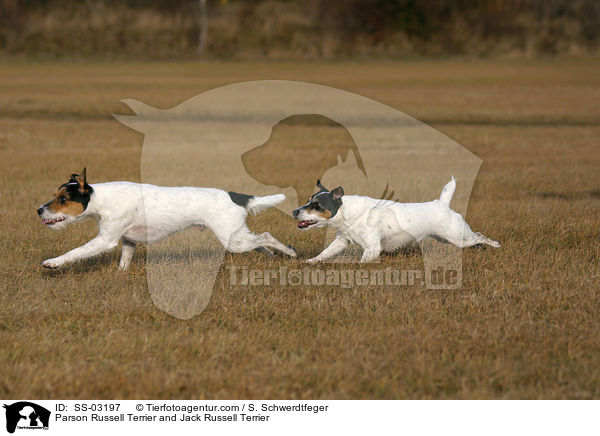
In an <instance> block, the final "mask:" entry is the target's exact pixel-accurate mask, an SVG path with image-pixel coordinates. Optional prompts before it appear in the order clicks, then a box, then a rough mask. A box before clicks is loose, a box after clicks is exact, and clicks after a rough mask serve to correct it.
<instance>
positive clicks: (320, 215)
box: [293, 177, 500, 262]
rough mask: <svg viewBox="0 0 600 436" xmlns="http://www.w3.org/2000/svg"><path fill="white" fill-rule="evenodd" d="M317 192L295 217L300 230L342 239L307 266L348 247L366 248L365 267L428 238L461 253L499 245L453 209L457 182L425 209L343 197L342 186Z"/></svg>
mask: <svg viewBox="0 0 600 436" xmlns="http://www.w3.org/2000/svg"><path fill="white" fill-rule="evenodd" d="M317 187H318V188H319V192H317V193H316V194H314V195H313V196H312V197H311V198H310V200H309V201H308V203H306V204H305V205H304V206H302V207H299V208H298V209H295V210H294V211H293V216H294V218H295V219H296V220H298V228H299V229H303V230H304V229H311V228H319V227H326V226H328V225H329V226H333V227H334V228H336V229H337V231H338V233H337V236H336V237H335V239H334V240H333V242H332V243H331V244H330V245H329V246H328V247H327V248H325V249H324V250H323V251H322V252H321V253H320V254H319V255H318V256H316V257H313V258H312V259H309V260H307V262H319V261H323V260H327V259H330V258H332V257H333V256H335V255H337V254H339V253H340V252H341V251H342V250H343V249H344V248H346V247H347V246H348V244H349V243H355V244H358V245H360V246H361V247H362V248H363V254H362V258H361V262H369V261H371V260H374V259H376V258H377V257H379V254H380V253H381V252H382V251H385V252H393V251H395V250H397V249H399V248H401V247H405V246H408V245H412V244H414V243H417V242H420V241H422V240H423V239H425V238H427V237H428V236H431V237H434V238H436V239H437V240H439V241H442V242H449V243H451V244H454V245H456V246H458V247H461V248H462V247H470V246H472V245H478V244H487V245H491V246H492V247H500V243H499V242H497V241H494V240H492V239H489V238H487V237H485V236H483V235H482V234H481V233H475V232H473V231H472V230H471V228H470V227H469V225H468V224H467V223H466V222H465V220H464V219H463V217H462V216H461V215H460V214H458V213H456V212H455V211H453V210H452V209H450V200H452V196H453V195H454V190H455V189H456V182H455V181H454V177H453V178H452V180H451V181H450V182H448V183H447V184H446V186H445V187H444V189H443V190H442V193H441V195H440V198H439V199H436V200H433V201H428V202H426V203H397V202H395V201H390V200H381V199H375V198H371V197H363V196H359V195H347V196H344V189H343V188H342V187H341V186H339V187H337V188H336V189H334V190H332V191H329V190H328V189H327V188H325V187H324V186H323V185H321V182H320V181H318V182H317Z"/></svg>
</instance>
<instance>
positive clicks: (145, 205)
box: [37, 168, 296, 269]
mask: <svg viewBox="0 0 600 436" xmlns="http://www.w3.org/2000/svg"><path fill="white" fill-rule="evenodd" d="M284 200H285V195H283V194H275V195H268V196H265V197H255V196H252V195H246V194H238V193H235V192H226V191H222V190H220V189H214V188H195V187H164V186H155V185H147V184H144V185H141V184H139V183H131V182H109V183H98V184H93V185H89V184H88V183H87V179H86V169H85V168H84V169H83V171H82V173H81V175H78V174H72V175H71V178H70V179H69V181H68V182H67V183H65V184H63V185H61V186H60V187H59V188H58V190H57V192H56V193H55V194H54V197H53V198H52V199H51V200H50V201H49V202H48V203H46V204H44V205H43V206H41V207H40V208H39V209H38V210H37V213H38V215H39V216H40V218H41V219H42V222H43V223H44V224H45V225H46V226H47V227H50V228H52V229H61V228H63V227H65V226H67V225H68V224H70V223H73V222H78V221H81V220H83V219H85V218H88V217H91V218H94V219H96V221H97V222H98V227H99V232H98V235H97V236H96V237H95V238H94V239H92V240H91V241H89V242H88V243H86V244H84V245H82V246H81V247H78V248H75V249H74V250H71V251H69V252H68V253H65V254H63V255H62V256H59V257H55V258H53V259H47V260H45V261H44V262H43V263H42V265H43V266H44V267H46V268H59V267H61V266H62V265H65V264H67V263H71V262H75V261H77V260H81V259H86V258H89V257H92V256H97V255H99V254H101V253H104V252H106V251H108V250H111V249H113V248H115V247H116V246H117V245H118V244H119V241H121V242H122V254H121V261H120V262H119V268H121V269H127V268H128V267H129V264H130V263H131V258H132V256H133V251H134V249H135V245H136V243H138V242H155V241H159V240H161V239H164V238H166V237H167V236H169V235H172V234H173V233H176V232H178V231H181V230H184V229H187V228H189V227H192V226H198V227H208V228H209V229H211V230H212V231H213V232H214V234H215V235H216V237H217V239H218V240H219V242H220V243H221V244H222V245H223V247H225V249H226V250H228V251H230V252H233V253H242V252H246V251H250V250H253V249H259V250H262V251H266V252H267V253H271V251H270V248H273V249H275V250H278V251H281V252H283V253H285V254H287V255H288V256H291V257H296V252H295V250H294V249H293V248H292V247H288V246H285V245H284V244H282V243H281V242H279V241H278V240H277V239H275V238H274V237H273V236H271V234H270V233H262V234H260V235H256V234H254V233H252V232H251V231H250V229H248V227H247V226H246V217H247V216H248V213H249V212H252V213H258V212H261V211H263V210H266V209H268V208H270V207H272V206H275V205H277V204H279V203H281V202H283V201H284Z"/></svg>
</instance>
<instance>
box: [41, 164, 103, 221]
mask: <svg viewBox="0 0 600 436" xmlns="http://www.w3.org/2000/svg"><path fill="white" fill-rule="evenodd" d="M93 192H94V190H93V188H92V187H91V186H90V185H88V183H87V177H86V169H85V168H84V169H83V171H82V172H81V175H79V174H71V178H70V179H69V181H68V182H67V183H64V184H62V185H60V186H59V187H58V189H57V190H56V193H55V194H54V196H53V197H52V199H51V200H50V201H49V202H48V203H46V204H44V205H43V206H41V207H40V208H39V209H38V210H37V213H38V215H39V216H40V218H41V219H42V223H43V224H45V225H46V226H47V227H50V228H51V229H55V230H58V229H60V228H63V227H65V226H66V225H68V224H69V223H70V222H73V221H76V220H77V218H78V217H80V216H81V214H83V212H84V211H85V210H86V209H87V206H88V203H89V201H90V198H91V196H92V193H93Z"/></svg>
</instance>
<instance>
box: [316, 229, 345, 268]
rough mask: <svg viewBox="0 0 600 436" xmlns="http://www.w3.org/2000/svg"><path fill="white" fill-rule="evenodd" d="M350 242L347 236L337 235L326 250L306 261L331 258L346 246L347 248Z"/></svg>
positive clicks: (319, 260)
mask: <svg viewBox="0 0 600 436" xmlns="http://www.w3.org/2000/svg"><path fill="white" fill-rule="evenodd" d="M348 243H349V242H348V240H347V239H346V238H343V237H341V236H340V235H337V236H336V237H335V239H334V240H333V241H332V242H331V244H329V246H328V247H327V248H326V249H325V250H323V251H321V252H320V253H319V254H318V255H317V256H315V257H313V258H312V259H308V260H307V261H306V262H307V263H315V262H321V261H323V260H327V259H330V258H332V257H333V256H335V255H336V254H339V253H340V252H341V251H342V250H343V249H344V248H346V247H347V246H348Z"/></svg>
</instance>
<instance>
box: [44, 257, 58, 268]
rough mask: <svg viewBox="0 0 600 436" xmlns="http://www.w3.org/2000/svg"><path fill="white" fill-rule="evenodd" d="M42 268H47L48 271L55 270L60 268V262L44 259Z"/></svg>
mask: <svg viewBox="0 0 600 436" xmlns="http://www.w3.org/2000/svg"><path fill="white" fill-rule="evenodd" d="M42 266H43V267H44V268H48V269H56V268H60V267H61V266H62V262H60V261H58V260H57V259H56V258H55V259H46V260H45V261H43V262H42Z"/></svg>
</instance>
